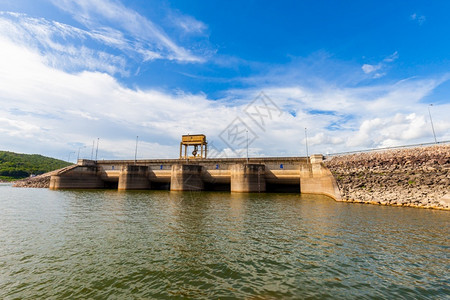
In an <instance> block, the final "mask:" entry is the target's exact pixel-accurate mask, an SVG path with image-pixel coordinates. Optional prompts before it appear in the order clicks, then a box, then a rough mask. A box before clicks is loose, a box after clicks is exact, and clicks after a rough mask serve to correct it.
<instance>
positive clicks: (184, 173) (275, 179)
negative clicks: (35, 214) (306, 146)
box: [50, 154, 341, 200]
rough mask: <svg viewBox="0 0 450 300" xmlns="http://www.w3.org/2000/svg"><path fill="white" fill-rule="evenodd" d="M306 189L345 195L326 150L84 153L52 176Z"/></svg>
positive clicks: (183, 186)
mask: <svg viewBox="0 0 450 300" xmlns="http://www.w3.org/2000/svg"><path fill="white" fill-rule="evenodd" d="M102 188H117V189H118V190H150V189H170V190H171V191H201V190H225V191H231V192H256V193H257V192H270V191H275V192H284V191H289V192H300V193H304V194H321V195H326V196H329V197H331V198H333V199H335V200H340V199H341V195H340V192H339V188H338V186H337V184H336V181H335V179H334V177H333V175H332V174H331V172H330V171H329V170H328V168H326V167H325V165H324V164H323V156H322V155H320V154H316V155H312V156H311V157H309V158H307V157H265V158H249V159H246V158H201V159H199V158H196V159H152V160H136V161H134V160H102V161H93V160H85V159H81V160H79V161H78V163H77V164H76V165H74V166H72V167H69V168H66V169H64V170H61V171H60V172H58V173H56V174H55V175H53V176H51V178H50V189H102Z"/></svg>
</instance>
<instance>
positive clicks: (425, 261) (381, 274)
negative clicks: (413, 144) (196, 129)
mask: <svg viewBox="0 0 450 300" xmlns="http://www.w3.org/2000/svg"><path fill="white" fill-rule="evenodd" d="M449 225H450V212H448V211H437V210H425V209H414V208H399V207H384V206H374V205H360V204H348V203H339V202H335V201H333V200H331V199H329V198H326V197H321V196H300V195H297V194H232V193H229V192H223V193H221V192H195V193H194V192H183V193H180V192H177V193H175V192H169V191H145V192H118V191H116V190H101V191H51V190H48V189H22V188H12V187H11V186H10V185H5V184H2V185H0V299H61V298H73V299H107V298H108V299H166V298H173V299H219V298H220V299H223V298H227V299H303V298H310V299H327V298H328V299H330V298H333V299H336V298H338V299H344V298H345V299H364V298H366V299H374V298H375V299H394V298H395V299H444V298H447V299H448V298H449V297H450V287H449V282H450V275H449V274H450V272H449V270H450V241H449V233H450V232H449Z"/></svg>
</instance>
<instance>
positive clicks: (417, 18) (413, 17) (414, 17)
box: [409, 13, 427, 25]
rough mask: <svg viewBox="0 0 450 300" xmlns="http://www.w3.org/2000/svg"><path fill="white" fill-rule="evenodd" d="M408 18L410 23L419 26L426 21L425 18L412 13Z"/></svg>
mask: <svg viewBox="0 0 450 300" xmlns="http://www.w3.org/2000/svg"><path fill="white" fill-rule="evenodd" d="M409 18H410V19H411V20H412V21H415V22H417V23H418V24H419V25H423V23H425V21H426V20H427V18H426V17H425V16H423V15H419V14H417V13H413V14H412V15H410V16H409Z"/></svg>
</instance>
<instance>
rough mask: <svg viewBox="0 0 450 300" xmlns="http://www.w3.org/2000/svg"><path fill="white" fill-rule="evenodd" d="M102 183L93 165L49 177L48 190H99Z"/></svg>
mask: <svg viewBox="0 0 450 300" xmlns="http://www.w3.org/2000/svg"><path fill="white" fill-rule="evenodd" d="M101 188H104V182H103V180H102V179H101V178H100V176H99V167H98V166H95V165H90V166H77V167H76V168H72V169H69V170H67V171H65V172H64V173H61V174H57V175H54V176H52V177H50V189H101Z"/></svg>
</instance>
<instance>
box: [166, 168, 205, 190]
mask: <svg viewBox="0 0 450 300" xmlns="http://www.w3.org/2000/svg"><path fill="white" fill-rule="evenodd" d="M170 190H171V191H201V190H203V180H202V166H199V165H173V166H172V175H171V178H170Z"/></svg>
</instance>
